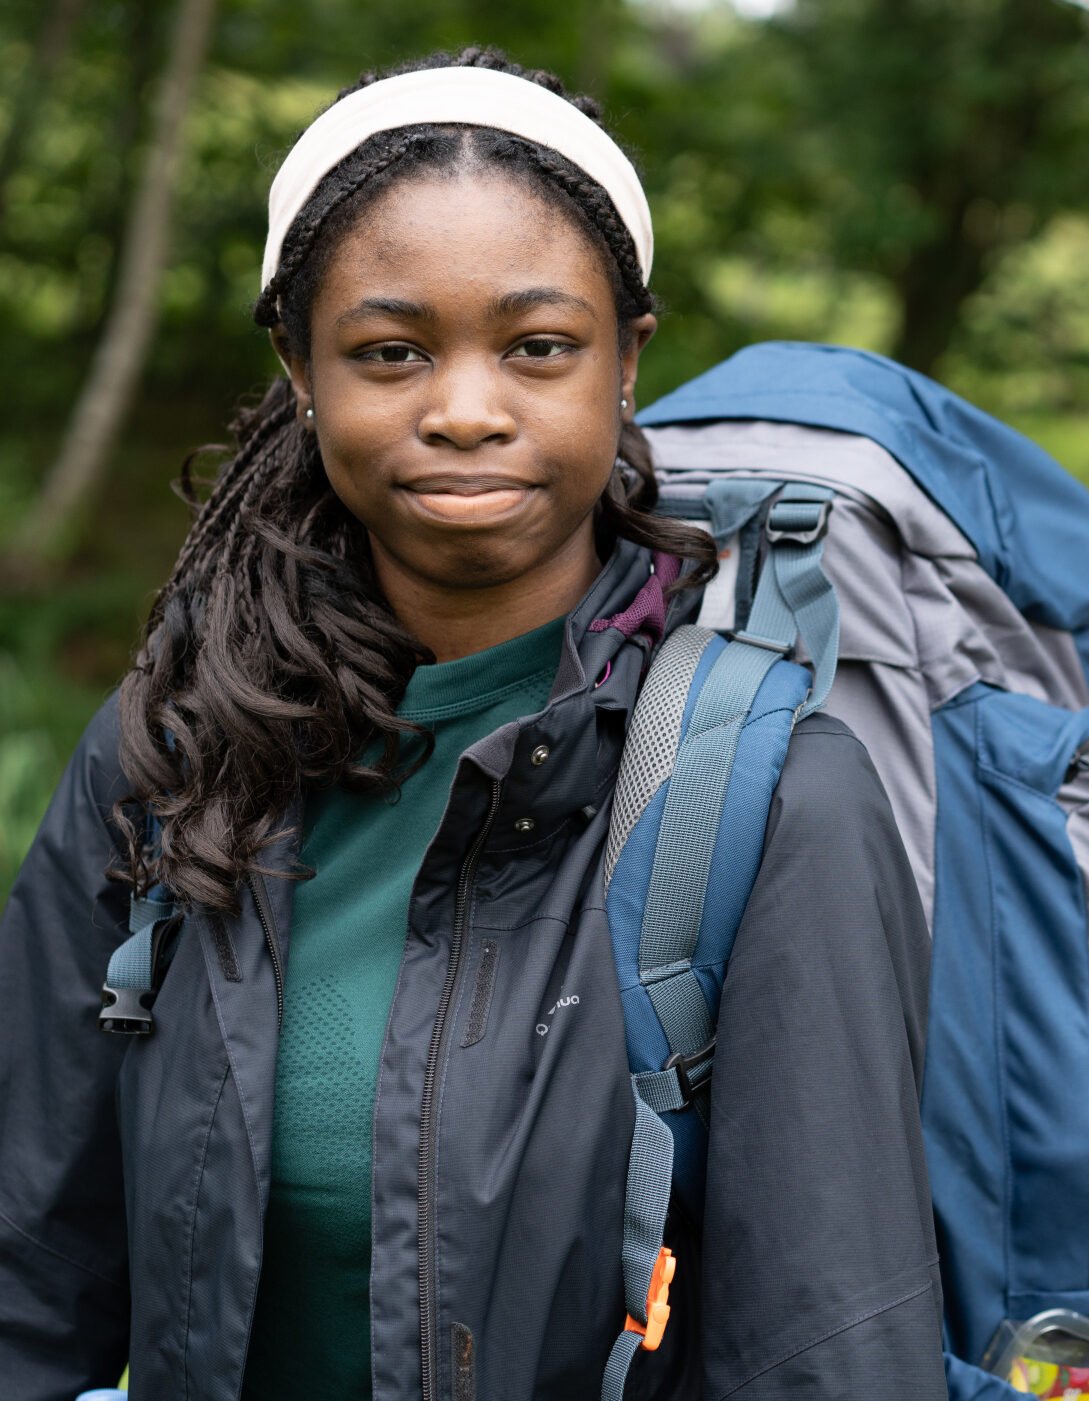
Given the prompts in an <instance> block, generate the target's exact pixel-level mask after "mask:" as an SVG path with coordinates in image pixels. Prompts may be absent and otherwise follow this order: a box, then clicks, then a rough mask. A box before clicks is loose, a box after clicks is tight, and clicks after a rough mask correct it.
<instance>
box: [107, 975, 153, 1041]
mask: <svg viewBox="0 0 1089 1401" xmlns="http://www.w3.org/2000/svg"><path fill="white" fill-rule="evenodd" d="M154 996H155V994H154V993H153V992H150V991H149V990H148V989H147V988H112V987H109V986H108V985H107V984H105V983H104V984H103V985H102V1011H101V1012H99V1014H98V1029H99V1030H100V1031H115V1032H121V1033H122V1035H125V1036H150V1035H151V1033H152V1032H153V1031H154V1030H155V1020H154V1018H153V1017H152V1015H151V1012H150V1010H149V1008H150V1002H146V1001H145V1000H144V999H145V998H151V999H154Z"/></svg>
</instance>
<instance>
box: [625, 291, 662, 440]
mask: <svg viewBox="0 0 1089 1401" xmlns="http://www.w3.org/2000/svg"><path fill="white" fill-rule="evenodd" d="M657 329H658V318H657V317H656V316H655V315H654V314H653V312H649V311H648V312H646V313H645V314H644V315H643V316H637V317H636V318H635V319H634V321H632V322H631V325H630V326H629V327H628V341H627V344H626V347H625V349H624V352H623V354H622V355H621V356H620V397H621V398H622V399H626V400H627V401H628V402H627V407H626V408H623V409H621V410H620V417H621V419H622V421H623V422H624V423H630V422H631V421H632V419H633V418H634V417H635V381H636V379H637V378H638V374H639V357H640V355H642V353H643V348H644V346H646V344H647V342H648V341H649V340H650V338H651V336H653V334H654V332H655V331H656V330H657Z"/></svg>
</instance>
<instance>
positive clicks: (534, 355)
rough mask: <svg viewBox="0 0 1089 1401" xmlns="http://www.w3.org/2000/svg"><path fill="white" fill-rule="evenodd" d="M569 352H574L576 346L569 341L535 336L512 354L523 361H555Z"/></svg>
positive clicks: (517, 347) (517, 346)
mask: <svg viewBox="0 0 1089 1401" xmlns="http://www.w3.org/2000/svg"><path fill="white" fill-rule="evenodd" d="M569 350H574V346H572V345H570V344H568V342H567V341H558V340H553V339H551V338H550V337H548V336H533V337H532V338H531V339H530V340H528V341H523V342H522V344H521V345H516V346H515V347H514V349H513V350H512V351H511V354H512V355H516V356H518V357H519V359H523V360H555V359H556V358H557V356H560V355H563V354H565V353H566V352H567V351H569Z"/></svg>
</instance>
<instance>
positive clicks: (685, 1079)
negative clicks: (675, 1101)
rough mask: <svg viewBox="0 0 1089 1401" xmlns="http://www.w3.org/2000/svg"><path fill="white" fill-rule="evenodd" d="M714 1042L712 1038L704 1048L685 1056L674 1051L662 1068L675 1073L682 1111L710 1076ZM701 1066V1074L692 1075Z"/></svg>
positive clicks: (714, 1039)
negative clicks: (681, 1101)
mask: <svg viewBox="0 0 1089 1401" xmlns="http://www.w3.org/2000/svg"><path fill="white" fill-rule="evenodd" d="M715 1041H716V1038H715V1037H714V1036H712V1037H711V1039H710V1041H708V1043H707V1045H706V1046H701V1047H700V1048H699V1050H698V1051H692V1052H690V1053H689V1054H688V1055H687V1056H686V1055H683V1054H682V1053H681V1052H680V1051H674V1052H673V1054H672V1055H671V1056H670V1057H669V1058H668V1060H666V1062H665V1064H664V1065H663V1066H662V1069H663V1070H675V1071H676V1072H677V1086H678V1088H679V1089H680V1092H681V1099H682V1100H683V1103H682V1105H681V1108H682V1109H687V1108H688V1106H689V1105H690V1104H691V1103H692V1101H693V1099H694V1098H695V1095H696V1092H697V1090H699V1088H700V1086H701V1085H702V1084H703V1083H704V1081H705V1080H706V1079H707V1077H708V1076H709V1075H710V1074H711V1065H710V1061H711V1057H712V1056H713V1055H714V1053H715ZM705 1062H706V1064H705ZM701 1065H702V1066H703V1070H702V1072H701V1073H700V1074H699V1075H696V1074H694V1072H695V1071H697V1070H699V1068H700V1066H701Z"/></svg>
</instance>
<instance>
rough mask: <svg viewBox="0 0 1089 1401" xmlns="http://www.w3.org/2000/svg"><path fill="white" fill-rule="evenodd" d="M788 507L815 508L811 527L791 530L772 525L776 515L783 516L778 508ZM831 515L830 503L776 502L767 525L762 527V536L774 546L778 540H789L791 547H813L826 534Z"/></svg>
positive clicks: (790, 528) (788, 527)
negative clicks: (815, 512) (814, 517)
mask: <svg viewBox="0 0 1089 1401" xmlns="http://www.w3.org/2000/svg"><path fill="white" fill-rule="evenodd" d="M790 506H815V507H816V508H817V515H816V519H815V520H814V522H813V524H812V525H811V526H802V527H801V528H793V527H790V526H787V527H786V528H785V529H784V528H783V527H782V526H777V525H775V524H773V522H774V520H775V516H776V513H777V512H779V514H780V516H781V515H782V514H783V513H782V512H781V511H780V510H779V508H780V507H790ZM831 513H832V502H831V501H820V502H817V501H777V502H776V504H775V505H774V506H773V507H772V508H771V511H770V512H769V514H768V521H767V525H765V527H764V534H765V535H766V536H767V538H768V540H769V541H770V542H771V544H773V545H775V544H777V543H778V542H779V541H780V540H789V541H790V543H791V544H792V545H814V544H816V542H817V541H818V540H823V539H824V537H825V536H826V535H827V534H828V517H829V516H830V515H831Z"/></svg>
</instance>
